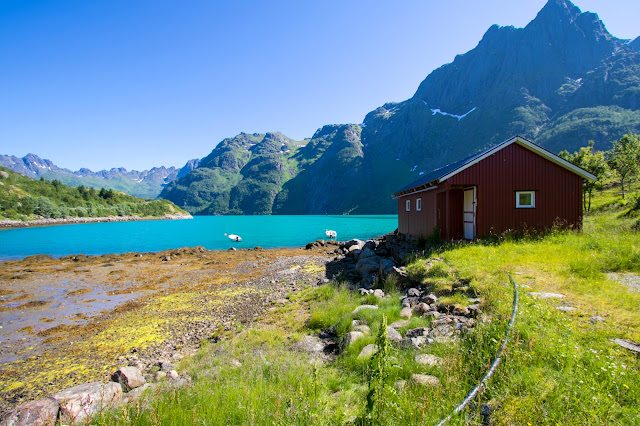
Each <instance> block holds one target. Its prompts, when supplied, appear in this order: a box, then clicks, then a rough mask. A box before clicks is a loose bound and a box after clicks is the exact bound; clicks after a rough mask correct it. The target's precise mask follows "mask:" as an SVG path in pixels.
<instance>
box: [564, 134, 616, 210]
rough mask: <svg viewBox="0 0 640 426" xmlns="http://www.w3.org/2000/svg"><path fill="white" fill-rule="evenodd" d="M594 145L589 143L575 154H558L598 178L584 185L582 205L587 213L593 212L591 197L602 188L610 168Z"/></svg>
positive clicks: (602, 154) (585, 182)
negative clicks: (595, 190) (596, 190)
mask: <svg viewBox="0 0 640 426" xmlns="http://www.w3.org/2000/svg"><path fill="white" fill-rule="evenodd" d="M593 145H594V142H593V141H589V146H583V147H582V148H580V149H579V150H578V151H576V152H574V153H573V154H569V153H568V152H567V151H562V152H561V153H560V154H558V155H559V156H560V157H562V158H563V159H565V160H567V161H568V162H570V163H573V164H575V165H576V166H578V167H580V168H581V169H583V170H586V171H588V172H589V173H591V174H592V175H594V176H595V177H596V178H597V179H596V180H595V181H593V182H592V181H590V180H588V179H585V180H584V183H583V185H582V189H583V193H582V204H583V207H584V210H585V211H586V212H588V211H590V210H591V195H592V194H593V190H594V189H601V188H602V181H603V180H604V178H605V177H606V176H607V172H608V171H609V167H608V165H607V162H606V161H605V158H604V152H602V151H594V150H593Z"/></svg>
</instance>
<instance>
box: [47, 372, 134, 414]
mask: <svg viewBox="0 0 640 426" xmlns="http://www.w3.org/2000/svg"><path fill="white" fill-rule="evenodd" d="M52 397H53V398H54V399H55V400H56V401H58V404H60V420H61V421H62V422H64V423H72V422H80V421H83V420H85V419H86V418H88V417H91V416H92V415H94V414H96V413H97V412H99V411H100V410H102V409H103V408H112V407H115V406H117V405H118V404H120V403H121V402H122V387H121V386H120V384H119V383H115V382H110V383H106V384H105V383H99V382H92V383H83V384H81V385H78V386H74V387H72V388H69V389H65V390H63V391H62V392H58V393H56V394H54V395H52Z"/></svg>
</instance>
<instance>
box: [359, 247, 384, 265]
mask: <svg viewBox="0 0 640 426" xmlns="http://www.w3.org/2000/svg"><path fill="white" fill-rule="evenodd" d="M369 257H378V258H379V257H380V256H378V255H376V252H374V251H373V250H371V249H370V248H366V247H365V248H364V249H363V250H362V252H361V253H360V256H358V259H360V260H362V259H367V258H369ZM378 263H379V262H378Z"/></svg>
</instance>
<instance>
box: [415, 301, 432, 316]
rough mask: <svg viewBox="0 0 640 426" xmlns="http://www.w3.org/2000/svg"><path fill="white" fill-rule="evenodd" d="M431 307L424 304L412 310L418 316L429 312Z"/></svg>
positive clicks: (419, 304)
mask: <svg viewBox="0 0 640 426" xmlns="http://www.w3.org/2000/svg"><path fill="white" fill-rule="evenodd" d="M429 309H431V307H430V306H429V305H427V304H426V303H424V302H421V303H418V304H417V305H416V307H415V308H413V310H414V312H415V313H416V314H418V315H422V314H425V313H426V312H428V311H429Z"/></svg>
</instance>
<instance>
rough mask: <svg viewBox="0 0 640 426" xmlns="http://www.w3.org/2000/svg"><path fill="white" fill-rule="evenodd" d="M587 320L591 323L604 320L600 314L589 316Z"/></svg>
mask: <svg viewBox="0 0 640 426" xmlns="http://www.w3.org/2000/svg"><path fill="white" fill-rule="evenodd" d="M589 321H591V322H592V323H594V324H595V323H597V322H602V321H604V318H603V317H601V316H593V317H591V318H589Z"/></svg>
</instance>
